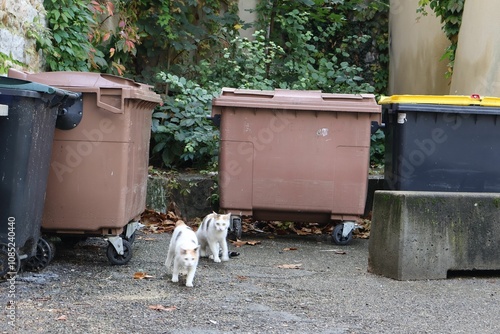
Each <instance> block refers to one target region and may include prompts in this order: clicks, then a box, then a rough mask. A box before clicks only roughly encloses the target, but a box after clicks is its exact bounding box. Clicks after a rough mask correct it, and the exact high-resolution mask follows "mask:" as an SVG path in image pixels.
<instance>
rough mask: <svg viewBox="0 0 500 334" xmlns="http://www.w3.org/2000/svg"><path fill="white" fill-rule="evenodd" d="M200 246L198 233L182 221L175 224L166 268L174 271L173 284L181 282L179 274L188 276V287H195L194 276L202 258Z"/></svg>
mask: <svg viewBox="0 0 500 334" xmlns="http://www.w3.org/2000/svg"><path fill="white" fill-rule="evenodd" d="M199 250H200V245H199V244H198V238H197V237H196V233H195V232H194V231H193V230H192V229H191V228H190V227H189V226H187V225H186V224H185V223H184V222H183V221H182V220H179V221H178V222H177V223H176V224H175V229H174V233H173V234H172V238H171V239H170V245H169V247H168V253H167V259H166V260H165V266H166V267H167V269H169V268H170V266H171V265H172V263H173V264H174V266H173V269H172V282H179V274H186V275H187V276H186V286H188V287H192V286H193V279H194V274H195V273H196V267H197V266H198V259H199V257H200V253H199Z"/></svg>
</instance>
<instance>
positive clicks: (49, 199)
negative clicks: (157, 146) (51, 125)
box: [9, 71, 161, 264]
mask: <svg viewBox="0 0 500 334" xmlns="http://www.w3.org/2000/svg"><path fill="white" fill-rule="evenodd" d="M9 76H12V77H18V78H26V79H27V80H31V81H35V82H40V83H45V84H50V85H51V86H54V87H59V88H63V89H66V90H69V91H74V92H81V93H83V117H82V120H81V123H80V124H79V126H78V127H77V128H76V129H74V130H72V131H56V133H55V136H54V142H53V148H52V160H51V167H50V173H49V178H48V184H47V193H46V200H45V209H44V214H43V219H42V228H43V231H44V232H45V233H48V234H51V233H52V234H57V235H59V236H61V237H62V238H64V237H70V236H71V237H72V236H75V235H79V236H85V235H88V236H92V235H94V236H106V237H107V238H108V240H109V247H108V252H107V256H108V259H109V260H110V262H111V263H113V264H124V263H127V262H128V261H129V260H130V258H131V257H132V248H131V243H132V241H133V239H134V232H135V230H136V229H137V228H138V226H140V224H139V223H138V217H139V216H140V214H141V213H142V212H143V211H144V209H145V206H146V190H147V175H148V172H147V169H148V155H149V139H150V133H151V114H152V111H153V109H154V108H155V106H157V105H158V104H159V103H161V98H160V96H159V95H158V94H156V93H154V92H153V91H152V90H151V87H150V86H148V85H144V84H139V83H136V82H134V81H132V80H128V79H124V78H121V77H116V76H112V75H105V74H100V73H85V72H47V73H38V74H26V73H22V72H19V71H10V72H9ZM124 239H125V240H124Z"/></svg>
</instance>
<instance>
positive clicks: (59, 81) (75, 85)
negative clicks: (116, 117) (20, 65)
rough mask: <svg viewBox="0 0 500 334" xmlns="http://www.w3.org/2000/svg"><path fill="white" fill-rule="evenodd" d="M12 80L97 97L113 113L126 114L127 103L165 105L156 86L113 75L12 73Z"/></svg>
mask: <svg viewBox="0 0 500 334" xmlns="http://www.w3.org/2000/svg"><path fill="white" fill-rule="evenodd" d="M8 76H9V77H11V78H17V79H23V80H28V81H33V82H38V83H42V84H46V85H50V86H53V87H58V88H62V89H66V90H70V91H74V92H81V93H95V94H97V106H98V107H101V108H104V109H106V110H109V111H111V112H113V113H120V114H121V113H123V112H124V108H125V103H124V101H125V100H126V99H135V100H142V101H145V102H151V103H154V104H155V105H156V104H159V103H161V102H162V100H161V97H160V95H158V94H157V93H155V92H154V91H153V90H152V86H150V85H146V84H141V83H138V82H135V81H133V80H130V79H126V78H122V77H118V76H115V75H111V74H103V73H93V72H71V71H68V72H64V71H59V72H41V73H27V72H21V71H18V70H15V69H9V73H8ZM117 96H119V97H120V99H121V103H119V104H117V103H116V102H115V101H113V102H111V100H114V99H115V98H116V97H117ZM153 107H154V106H153Z"/></svg>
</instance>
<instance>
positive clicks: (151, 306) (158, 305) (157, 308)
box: [149, 304, 177, 311]
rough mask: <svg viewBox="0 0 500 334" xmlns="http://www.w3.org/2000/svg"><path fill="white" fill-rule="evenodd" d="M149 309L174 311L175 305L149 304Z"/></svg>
mask: <svg viewBox="0 0 500 334" xmlns="http://www.w3.org/2000/svg"><path fill="white" fill-rule="evenodd" d="M149 309H150V310H155V311H174V310H177V306H175V305H172V306H169V307H165V306H163V305H160V304H157V305H149Z"/></svg>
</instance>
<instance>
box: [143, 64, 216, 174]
mask: <svg viewBox="0 0 500 334" xmlns="http://www.w3.org/2000/svg"><path fill="white" fill-rule="evenodd" d="M158 80H160V81H161V82H163V83H164V84H165V85H166V86H167V87H168V92H167V94H166V97H165V98H164V103H163V105H162V106H161V107H158V108H157V109H156V111H155V113H153V124H152V135H153V144H154V146H153V149H152V153H153V155H154V157H153V159H156V160H157V161H158V160H159V162H160V163H161V165H163V166H164V167H168V168H175V167H178V168H188V167H196V168H205V167H206V166H210V165H212V166H216V159H217V158H216V157H217V154H218V143H219V130H218V129H217V128H216V127H215V126H214V125H213V124H212V121H211V120H210V119H209V118H208V116H209V115H210V112H211V102H212V99H213V98H214V97H215V96H216V95H217V93H215V92H210V91H208V90H206V89H203V88H201V87H200V86H199V85H198V84H197V83H195V82H193V81H189V80H186V79H185V78H182V77H178V76H176V75H172V74H169V73H165V72H160V73H159V74H158ZM158 158H159V159H158Z"/></svg>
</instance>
